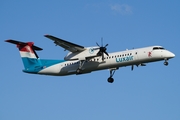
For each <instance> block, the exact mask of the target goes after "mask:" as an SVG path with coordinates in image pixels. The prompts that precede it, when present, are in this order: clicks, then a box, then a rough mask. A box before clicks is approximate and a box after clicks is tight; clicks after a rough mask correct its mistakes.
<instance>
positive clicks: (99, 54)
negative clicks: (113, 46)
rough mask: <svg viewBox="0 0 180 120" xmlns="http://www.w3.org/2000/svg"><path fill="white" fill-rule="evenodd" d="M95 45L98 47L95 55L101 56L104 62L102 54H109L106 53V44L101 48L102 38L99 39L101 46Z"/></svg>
mask: <svg viewBox="0 0 180 120" xmlns="http://www.w3.org/2000/svg"><path fill="white" fill-rule="evenodd" d="M96 45H97V46H99V48H98V49H99V52H98V53H97V55H98V56H102V60H103V61H104V53H105V54H106V55H107V56H109V54H108V53H107V52H106V50H107V48H106V47H107V46H108V44H106V45H105V46H103V38H101V46H100V45H99V44H98V43H97V42H96Z"/></svg>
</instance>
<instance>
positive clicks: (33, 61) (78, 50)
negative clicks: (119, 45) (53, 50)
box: [5, 35, 175, 83]
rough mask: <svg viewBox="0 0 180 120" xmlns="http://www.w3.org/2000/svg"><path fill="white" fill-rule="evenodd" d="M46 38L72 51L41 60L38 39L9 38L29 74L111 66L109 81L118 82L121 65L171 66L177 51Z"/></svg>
mask: <svg viewBox="0 0 180 120" xmlns="http://www.w3.org/2000/svg"><path fill="white" fill-rule="evenodd" d="M44 36H45V37H46V38H49V39H50V40H52V41H54V43H55V44H56V45H58V46H60V47H62V48H64V49H65V50H68V51H69V53H68V54H67V55H66V56H65V57H64V59H63V60H48V59H40V58H39V56H38V55H37V53H36V51H40V50H43V49H42V48H40V47H37V46H35V45H34V42H20V41H17V40H12V39H10V40H6V41H5V42H9V43H12V44H15V45H16V46H17V48H18V49H19V51H20V56H21V58H22V62H23V64H24V70H23V72H25V73H31V74H41V75H52V76H66V75H72V74H76V75H80V74H85V73H91V72H93V71H98V70H104V69H109V70H110V76H109V77H108V79H107V81H108V82H109V83H113V82H114V78H113V75H114V73H115V71H116V70H118V69H119V68H120V67H126V66H131V70H133V69H134V66H137V67H138V66H146V64H147V63H150V62H157V61H162V60H163V61H164V65H165V66H167V65H168V60H169V59H171V58H174V57H175V54H174V53H172V52H170V51H168V50H166V49H165V48H163V47H162V46H157V45H156V46H149V47H143V48H137V49H131V50H128V49H127V50H124V51H119V52H113V53H107V46H108V44H106V45H105V46H103V41H102V40H101V46H100V45H99V44H98V43H96V44H97V46H94V47H84V46H81V45H78V44H75V43H72V42H69V41H66V40H63V39H60V38H57V37H55V36H52V35H44Z"/></svg>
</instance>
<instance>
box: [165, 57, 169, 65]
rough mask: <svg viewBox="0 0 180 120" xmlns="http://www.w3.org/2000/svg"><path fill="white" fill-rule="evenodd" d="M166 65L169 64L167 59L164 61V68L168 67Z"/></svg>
mask: <svg viewBox="0 0 180 120" xmlns="http://www.w3.org/2000/svg"><path fill="white" fill-rule="evenodd" d="M168 64H169V63H168V59H167V58H166V59H165V61H164V65H165V66H168Z"/></svg>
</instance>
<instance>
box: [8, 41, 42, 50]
mask: <svg viewBox="0 0 180 120" xmlns="http://www.w3.org/2000/svg"><path fill="white" fill-rule="evenodd" d="M5 42H9V43H12V44H16V45H22V46H25V45H32V48H33V50H43V49H42V48H40V47H37V46H35V45H34V43H33V42H27V43H25V42H20V41H17V40H6V41H5Z"/></svg>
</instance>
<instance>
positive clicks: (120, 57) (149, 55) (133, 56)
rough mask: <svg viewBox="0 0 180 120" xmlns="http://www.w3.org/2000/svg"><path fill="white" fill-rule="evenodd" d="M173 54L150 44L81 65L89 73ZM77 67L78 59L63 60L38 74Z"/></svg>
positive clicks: (70, 71)
mask: <svg viewBox="0 0 180 120" xmlns="http://www.w3.org/2000/svg"><path fill="white" fill-rule="evenodd" d="M174 56H175V55H174V54H173V53H172V52H170V51H168V50H165V49H164V48H162V47H161V46H152V47H145V48H139V49H132V50H126V51H120V52H114V53H109V56H106V55H105V59H104V61H102V59H101V56H98V57H94V58H92V59H89V60H88V61H86V62H85V63H84V65H83V67H82V70H83V73H90V72H92V71H97V70H103V69H118V68H119V67H124V66H131V65H137V66H138V65H141V64H142V63H149V62H155V61H160V60H168V59H170V58H173V57H174ZM78 67H79V60H73V61H65V62H62V63H58V64H55V65H52V66H50V67H47V68H45V69H43V70H41V71H39V73H38V74H46V75H56V76H64V75H71V74H76V70H77V68H78Z"/></svg>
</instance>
